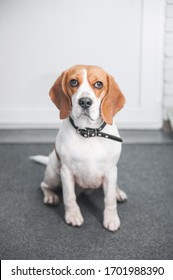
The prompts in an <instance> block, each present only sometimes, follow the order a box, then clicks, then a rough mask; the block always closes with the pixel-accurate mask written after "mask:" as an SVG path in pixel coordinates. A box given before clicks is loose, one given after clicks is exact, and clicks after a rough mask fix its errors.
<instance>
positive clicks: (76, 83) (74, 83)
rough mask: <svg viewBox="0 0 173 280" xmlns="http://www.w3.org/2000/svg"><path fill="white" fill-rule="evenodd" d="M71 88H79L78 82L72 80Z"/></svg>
mask: <svg viewBox="0 0 173 280" xmlns="http://www.w3.org/2000/svg"><path fill="white" fill-rule="evenodd" d="M70 85H71V87H77V86H78V85H79V83H78V81H77V80H75V79H72V80H70Z"/></svg>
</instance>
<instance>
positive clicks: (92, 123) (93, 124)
mask: <svg viewBox="0 0 173 280" xmlns="http://www.w3.org/2000/svg"><path fill="white" fill-rule="evenodd" d="M71 117H72V119H73V121H74V123H75V125H76V126H78V127H79V128H83V129H84V128H85V127H88V128H99V127H100V125H101V124H102V123H103V122H104V121H103V119H102V118H101V117H99V118H97V119H96V120H91V119H90V118H89V117H88V116H81V117H80V118H79V119H75V118H74V117H73V115H71Z"/></svg>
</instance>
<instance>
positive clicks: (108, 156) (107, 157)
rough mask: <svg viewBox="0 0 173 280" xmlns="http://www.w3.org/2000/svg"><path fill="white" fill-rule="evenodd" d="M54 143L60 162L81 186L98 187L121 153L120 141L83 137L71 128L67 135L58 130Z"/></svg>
mask: <svg viewBox="0 0 173 280" xmlns="http://www.w3.org/2000/svg"><path fill="white" fill-rule="evenodd" d="M63 131H64V130H63ZM56 143H57V150H58V151H59V153H60V158H61V160H62V164H65V165H66V166H67V167H68V168H69V170H70V171H71V172H72V174H73V176H74V179H75V181H76V183H77V184H78V185H79V186H81V187H83V188H97V187H99V186H100V185H101V184H102V182H103V179H104V177H105V175H106V173H107V172H109V169H110V168H112V167H113V166H115V168H116V164H117V161H118V159H119V156H120V153H121V143H118V142H115V141H113V140H109V139H101V138H99V137H94V138H87V139H85V138H83V137H82V136H81V135H78V134H77V133H76V132H75V131H73V130H71V132H70V133H69V134H68V135H67V134H66V135H64V132H63V134H61V132H60V135H59V136H58V137H57V142H56Z"/></svg>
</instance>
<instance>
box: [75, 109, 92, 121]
mask: <svg viewBox="0 0 173 280" xmlns="http://www.w3.org/2000/svg"><path fill="white" fill-rule="evenodd" d="M81 117H88V118H89V119H90V120H91V121H95V120H94V119H93V118H92V117H91V115H90V112H89V110H88V109H87V110H83V111H82V112H81V114H80V115H79V116H78V119H80V118H81Z"/></svg>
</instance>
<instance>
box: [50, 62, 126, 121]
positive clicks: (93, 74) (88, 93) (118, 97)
mask: <svg viewBox="0 0 173 280" xmlns="http://www.w3.org/2000/svg"><path fill="white" fill-rule="evenodd" d="M49 94H50V97H51V99H52V101H53V102H54V103H55V105H56V106H57V107H58V109H59V110H60V118H61V119H65V118H67V117H68V116H69V115H70V114H72V116H73V118H74V119H76V120H77V119H80V118H88V119H89V120H90V121H91V122H92V121H93V122H94V121H96V120H97V119H98V118H100V117H101V118H102V119H103V120H104V121H105V122H106V123H107V124H112V122H113V117H114V115H115V114H116V113H117V112H118V111H119V110H120V109H121V108H122V107H123V106H124V103H125V98H124V96H123V94H122V92H121V90H120V89H119V87H118V85H117V83H116V82H115V80H114V79H113V77H112V76H111V75H109V74H108V73H106V72H105V71H104V70H103V69H102V68H100V67H98V66H87V65H75V66H73V67H71V68H70V69H68V70H66V71H64V72H63V73H62V74H61V76H60V77H59V78H58V79H57V80H56V82H55V84H54V85H53V87H52V88H51V90H50V93H49Z"/></svg>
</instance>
